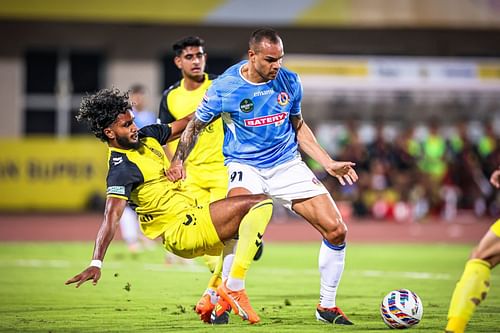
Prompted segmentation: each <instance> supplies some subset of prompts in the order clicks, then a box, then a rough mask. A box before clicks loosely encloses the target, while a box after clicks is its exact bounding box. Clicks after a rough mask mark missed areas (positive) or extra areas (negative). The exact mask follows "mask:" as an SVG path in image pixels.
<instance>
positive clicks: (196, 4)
mask: <svg viewBox="0 0 500 333" xmlns="http://www.w3.org/2000/svg"><path fill="white" fill-rule="evenodd" d="M499 14H500V1H497V0H484V1H479V0H478V1H470V0H460V1H449V0H448V1H447V0H440V1H418V0H414V1H410V0H407V1H397V0H379V1H369V0H352V1H349V0H343V1H327V0H308V1H285V0H279V1H278V0H276V1H260V0H259V1H253V2H252V3H251V4H249V3H247V2H245V1H238V0H233V1H231V0H213V1H201V0H200V1H191V2H189V3H183V2H178V1H159V0H149V1H142V2H134V1H126V2H123V1H113V0H110V1H104V2H100V1H86V2H85V3H80V2H66V1H45V2H41V1H36V0H31V1H22V2H18V1H9V0H6V1H3V2H2V6H1V8H0V32H1V33H2V36H3V45H2V47H1V48H0V72H1V76H0V97H1V100H2V106H1V107H0V115H1V119H2V121H1V122H0V137H1V143H0V149H1V151H2V153H1V155H0V212H2V215H1V217H0V219H1V220H2V223H1V224H0V225H1V226H3V228H7V226H8V228H7V229H9V230H14V229H12V225H14V226H15V227H19V228H22V226H23V225H25V224H23V222H22V221H25V220H26V221H30V220H31V221H33V219H36V218H37V216H40V213H44V214H51V213H67V214H68V213H69V214H73V215H71V216H72V218H70V219H68V218H67V217H66V216H64V217H63V219H64V220H65V222H64V223H65V225H71V226H72V227H75V226H76V225H75V224H73V223H75V221H78V220H80V219H79V214H80V213H84V214H87V215H83V216H90V217H89V218H91V219H93V220H99V219H100V217H99V215H95V214H91V213H90V214H89V213H88V212H89V211H92V210H94V211H97V212H99V211H100V208H101V207H102V196H103V192H104V175H105V172H106V165H105V164H104V163H103V161H104V156H105V154H106V148H105V146H104V145H103V144H100V143H99V142H98V141H97V140H95V139H94V138H93V137H90V136H89V135H88V133H87V130H86V129H85V128H83V127H82V126H81V125H79V124H78V123H76V121H75V119H74V115H75V112H76V111H77V109H78V106H79V102H80V100H81V97H82V96H83V95H84V94H85V93H87V92H93V91H95V90H97V89H99V88H103V87H110V86H115V87H118V88H120V89H128V88H129V87H130V86H131V85H132V84H134V83H141V84H144V85H145V86H146V87H147V88H148V92H149V95H150V96H149V100H150V105H149V107H150V108H151V109H153V110H156V108H157V104H158V101H159V97H160V95H161V92H162V90H163V89H165V88H166V87H168V86H169V85H170V84H171V83H172V82H175V81H176V80H177V79H178V78H179V74H178V72H177V70H176V68H175V67H174V66H173V64H172V62H171V59H172V53H171V51H170V46H171V43H172V42H173V41H175V40H176V39H178V38H179V37H182V36H186V35H191V34H194V35H200V36H202V37H203V38H204V39H205V40H206V42H207V51H208V53H209V58H208V71H209V72H213V73H221V72H222V71H223V70H224V68H226V67H227V66H228V65H230V64H232V63H234V62H236V61H237V60H239V59H241V58H243V57H245V54H246V47H247V45H246V43H247V39H248V35H249V33H250V32H251V31H252V30H253V29H254V28H256V27H258V26H262V25H267V26H273V27H275V28H277V29H278V30H279V32H280V34H281V35H282V37H283V39H284V43H285V52H286V58H285V66H287V67H289V68H291V69H293V70H295V71H297V72H298V73H299V74H300V75H301V78H302V80H303V83H304V90H305V97H304V102H303V110H304V111H303V112H304V117H305V118H306V120H307V121H308V122H309V124H310V125H311V127H312V128H313V129H314V131H315V132H316V135H317V137H318V139H319V141H320V142H321V144H322V145H323V146H324V147H325V148H326V149H327V150H328V151H329V152H330V153H331V154H332V155H333V156H334V157H340V158H341V157H344V156H345V157H347V158H349V159H353V160H355V161H356V162H358V164H359V165H360V168H361V176H362V179H365V180H367V181H365V182H360V185H358V186H357V187H351V188H348V189H344V190H341V189H339V188H338V186H337V185H335V184H334V182H332V181H331V179H328V177H326V178H323V179H324V180H325V181H326V182H327V183H328V184H329V185H328V186H331V190H332V193H333V194H334V197H335V198H336V200H337V201H338V202H339V204H340V206H341V209H342V211H343V213H344V215H345V216H346V219H347V220H348V221H353V223H355V222H359V221H362V222H367V221H368V222H369V221H375V222H377V228H378V227H380V228H384V227H386V226H389V227H391V228H392V230H399V229H401V230H402V235H405V234H408V233H407V232H405V231H406V230H410V229H411V228H427V227H429V228H431V227H433V228H434V227H437V226H440V227H442V228H443V230H444V231H443V232H442V233H440V234H441V235H443V237H442V240H445V241H446V240H450V241H453V240H458V239H461V237H465V236H468V237H469V238H468V239H469V240H473V239H477V238H478V237H479V235H480V234H481V232H483V231H484V230H485V228H486V227H487V225H488V223H490V222H491V221H492V220H493V218H494V217H496V216H498V212H499V208H498V207H499V205H498V198H497V196H496V194H495V193H494V192H493V191H491V189H487V188H486V187H485V185H484V182H485V175H486V174H487V172H488V168H491V165H484V164H481V162H482V161H479V163H480V164H472V165H473V166H474V165H475V166H476V167H478V168H480V169H481V171H480V174H478V173H474V172H472V171H471V170H465V171H464V170H448V171H447V172H444V174H443V172H441V174H440V175H439V177H438V178H439V180H438V181H436V182H435V184H430V185H427V184H426V185H424V186H423V188H422V186H420V185H419V183H420V182H422V183H427V181H426V179H427V178H430V177H428V175H429V174H426V173H425V172H430V173H432V172H433V170H430V171H429V170H426V171H425V170H422V169H424V168H425V167H423V166H421V165H419V164H418V161H416V162H415V169H417V171H416V173H412V174H411V176H408V175H405V174H403V175H402V176H401V177H400V178H401V179H403V181H401V182H398V180H396V179H394V178H391V177H392V175H393V174H394V173H395V172H396V171H394V170H391V169H389V170H385V171H384V173H385V175H384V177H382V178H380V175H379V174H377V172H378V171H377V170H378V169H377V167H378V166H377V165H375V166H373V165H372V164H370V162H369V160H366V161H364V162H360V161H358V160H356V157H358V156H357V155H353V156H350V155H349V154H347V155H346V151H347V152H349V151H350V148H352V145H351V144H352V143H353V141H354V140H353V133H356V135H358V136H359V138H358V140H359V141H360V143H361V145H363V146H366V147H369V146H370V145H371V144H373V143H374V142H376V140H375V139H376V138H377V129H378V128H380V129H381V134H382V136H383V139H384V140H383V141H384V142H385V143H392V144H394V143H398V142H402V141H403V140H404V139H403V137H402V136H403V134H405V133H407V132H408V131H409V128H411V129H412V131H413V130H414V131H415V135H414V138H415V140H416V141H419V144H421V145H422V144H423V142H424V140H425V139H426V138H427V137H428V136H429V131H430V127H431V126H432V125H433V124H434V123H436V124H438V126H439V129H440V132H439V135H440V137H441V138H442V139H443V140H446V142H447V143H450V142H451V143H453V140H454V139H455V138H457V137H458V136H459V135H460V129H461V127H460V126H465V131H466V134H467V137H468V139H470V141H471V144H473V145H477V144H478V143H479V141H480V139H481V138H482V137H484V136H485V135H486V134H487V133H486V128H487V126H488V125H492V126H491V127H492V130H493V133H494V137H493V140H494V145H493V148H491V147H490V148H489V149H490V150H488V154H491V155H492V156H494V157H495V159H493V158H492V159H493V161H496V162H498V151H499V149H500V147H499V145H497V144H496V140H498V135H499V133H500V103H499V102H500V43H499V42H500V34H499V33H498V32H499V28H500V15H499ZM459 140H460V139H459ZM461 144H462V146H464V145H465V144H464V143H463V142H462V143H461ZM367 154H368V155H366V156H368V157H369V158H372V157H373V156H372V155H371V152H368V153H367ZM495 154H496V155H495ZM376 157H377V160H382V158H379V156H376ZM448 157H449V156H442V158H443V159H447V160H446V161H445V163H447V166H446V168H450V169H451V167H450V163H453V162H457V161H458V162H459V163H461V162H460V161H461V160H457V159H456V158H455V159H449V158H448ZM464 158H465V157H464ZM389 160H390V159H389ZM389 160H388V161H389ZM382 162H384V161H382ZM386 162H387V161H386ZM427 162H428V161H427ZM365 163H369V164H367V165H364V164H365ZM489 163H490V164H491V163H492V162H491V161H489ZM493 163H495V162H493ZM496 165H498V163H497V164H496ZM311 166H312V167H313V168H314V167H315V166H314V165H313V164H312V165H311ZM423 171H425V172H423ZM453 172H454V173H453ZM464 172H470V174H468V173H464ZM399 174H400V173H399V172H398V175H399ZM318 175H319V176H320V177H324V175H322V174H321V173H320V171H318ZM447 175H448V176H447ZM470 175H472V176H470ZM461 177H463V178H461ZM468 177H470V178H471V179H473V180H472V181H469V182H468V184H465V185H463V184H458V183H459V182H460V181H461V180H463V179H465V180H468ZM457 178H458V180H457ZM380 179H382V185H380ZM398 179H399V178H398ZM450 179H451V180H450ZM466 183H467V182H466ZM383 184H385V185H383ZM462 185H463V186H464V187H463V188H461V187H460V186H462ZM408 186H409V187H408ZM467 186H469V187H467ZM410 189H411V191H410ZM405 192H411V193H412V195H408V194H407V193H405ZM420 192H422V193H423V194H421V193H420ZM363 193H369V195H368V196H367V197H363ZM414 193H415V194H414ZM419 193H420V194H419ZM413 194H414V195H413ZM433 195H435V196H437V199H436V200H435V201H436V202H433V201H432V200H431V199H429V198H430V197H431V196H433ZM415 196H416V198H415ZM397 203H401V205H400V206H397V207H396V204H397ZM422 205H423V206H422ZM422 207H424V208H422ZM19 213H29V214H30V215H29V216H24V217H22V216H20V215H19ZM73 217H74V218H73ZM25 218H26V219H25ZM294 219H295V217H294V216H291V215H288V213H287V212H285V211H281V210H279V209H278V212H277V216H276V218H275V220H274V221H275V222H276V223H274V224H275V225H280V224H282V223H286V222H283V221H288V220H294ZM51 220H52V221H54V222H52V224H54V223H56V222H55V220H54V219H51ZM9 221H15V223H8V222H9ZM394 221H396V222H399V223H383V222H394ZM26 223H27V222H26ZM360 223H361V222H360ZM469 224H473V227H472V228H471V230H475V231H476V232H468V231H466V229H465V228H469V227H470V226H469ZM37 225H41V223H34V224H33V225H30V230H31V232H30V230H28V231H23V229H19V230H17V229H16V232H2V239H4V240H5V239H23V238H27V239H31V238H32V237H35V238H36V236H34V235H41V234H39V233H37V232H33V229H31V228H33V227H34V226H37ZM43 225H44V227H43V228H45V229H47V228H50V225H51V223H43ZM86 225H88V224H86ZM366 225H367V224H364V225H363V227H362V228H359V229H360V232H361V230H367V227H366ZM351 229H352V228H351ZM450 230H451V231H450ZM457 230H458V231H457ZM356 234H357V233H356V232H354V230H351V236H350V237H356ZM370 234H371V235H376V233H373V232H371V233H370ZM409 234H412V233H409ZM425 234H428V233H427V232H423V233H422V236H423V235H425ZM7 235H11V236H7ZM16 235H17V236H16ZM21 235H24V236H21ZM27 235H28V236H27ZM29 235H32V236H29ZM64 237H65V234H64V233H62V234H61V238H62V239H64ZM410 238H411V237H410ZM414 239H416V240H418V239H419V238H418V237H417V238H414Z"/></svg>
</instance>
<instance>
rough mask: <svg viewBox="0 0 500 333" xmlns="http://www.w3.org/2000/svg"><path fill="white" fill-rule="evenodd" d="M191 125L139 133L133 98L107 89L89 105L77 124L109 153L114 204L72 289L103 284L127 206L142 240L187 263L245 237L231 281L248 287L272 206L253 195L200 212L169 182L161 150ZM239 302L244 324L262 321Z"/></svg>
mask: <svg viewBox="0 0 500 333" xmlns="http://www.w3.org/2000/svg"><path fill="white" fill-rule="evenodd" d="M189 118H190V117H186V118H183V119H180V120H177V121H174V122H172V123H171V124H169V125H165V124H154V125H149V126H146V127H143V128H141V129H140V130H139V129H138V128H137V126H136V125H135V124H134V116H133V113H132V111H131V105H130V102H129V99H128V95H127V93H124V94H122V93H120V91H118V90H117V89H104V90H101V91H99V92H97V93H96V94H94V95H90V96H87V97H85V98H84V99H83V101H82V104H81V106H80V110H79V113H78V115H77V119H78V120H79V121H85V122H87V123H88V124H89V126H90V128H91V130H92V132H93V133H94V135H95V136H96V137H97V138H99V139H101V140H102V141H104V142H107V144H108V146H109V154H108V158H109V162H108V163H109V164H108V165H109V170H108V175H107V198H106V206H105V212H104V221H103V222H102V224H101V227H100V228H99V232H98V234H97V238H96V241H95V246H94V252H93V256H92V261H91V263H90V265H89V267H87V268H86V269H85V270H84V271H82V272H81V273H80V274H78V275H76V276H74V277H73V278H71V279H69V280H68V281H66V284H72V283H76V286H77V287H79V286H80V285H81V284H82V283H84V282H85V281H88V280H92V281H93V284H94V285H95V284H96V283H97V282H98V280H99V278H100V276H101V266H102V261H103V260H104V255H105V253H106V250H107V248H108V246H109V244H110V243H111V240H112V239H113V236H114V234H115V231H116V228H117V225H118V221H119V219H120V217H121V215H122V213H123V210H124V209H125V206H126V205H127V201H129V202H130V204H131V205H132V206H133V207H135V211H136V212H137V215H138V217H139V223H140V227H141V230H142V232H143V233H144V234H145V235H146V236H147V237H148V238H151V239H155V238H157V237H160V238H161V239H162V240H163V245H164V246H165V248H166V249H167V250H168V251H171V252H173V253H174V254H176V255H178V256H181V257H184V258H194V257H197V256H201V255H204V254H210V255H219V254H220V253H221V251H222V249H223V247H224V242H227V241H231V240H232V239H233V238H234V236H235V235H236V234H239V239H240V241H239V242H238V245H237V249H236V254H235V258H234V263H233V265H232V267H231V273H230V274H231V276H233V277H234V278H238V279H241V280H244V279H245V276H246V273H247V271H248V268H249V265H250V263H251V261H252V259H253V257H254V256H255V253H256V252H257V249H258V246H257V245H256V243H258V242H259V240H260V238H261V237H262V234H263V233H264V231H265V228H266V226H267V224H268V223H269V220H270V218H271V214H272V201H271V200H270V199H268V198H267V197H266V196H265V195H248V196H243V197H235V198H229V199H223V200H218V201H215V202H213V203H211V204H207V205H204V206H201V205H197V203H196V200H195V199H194V198H193V196H192V195H191V193H189V192H187V191H186V190H185V189H184V188H183V186H182V182H176V183H172V182H170V181H169V180H168V179H167V177H166V176H165V171H166V168H167V165H168V164H167V158H166V155H165V152H164V151H163V148H162V145H164V144H166V142H167V141H169V140H172V139H175V138H177V137H179V135H180V133H181V132H182V131H183V130H184V128H185V126H186V124H187V121H188V119H189ZM233 296H234V299H235V300H236V302H237V303H238V304H239V305H240V306H241V309H242V310H241V311H239V313H238V314H239V315H240V316H241V317H242V318H243V319H245V320H248V321H249V322H250V323H257V322H259V321H260V318H259V317H258V315H257V314H256V313H255V311H253V309H252V308H251V306H250V305H249V301H248V297H247V295H246V292H245V291H244V290H242V291H240V292H239V293H238V294H235V295H233Z"/></svg>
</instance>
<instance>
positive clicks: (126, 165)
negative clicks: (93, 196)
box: [106, 151, 144, 200]
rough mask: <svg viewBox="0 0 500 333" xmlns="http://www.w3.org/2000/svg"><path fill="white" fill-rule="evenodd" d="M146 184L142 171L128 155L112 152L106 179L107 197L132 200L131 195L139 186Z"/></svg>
mask: <svg viewBox="0 0 500 333" xmlns="http://www.w3.org/2000/svg"><path fill="white" fill-rule="evenodd" d="M143 182H144V177H143V176H142V173H141V171H140V170H139V168H138V167H137V165H135V164H134V163H132V162H131V161H130V160H129V159H128V158H127V155H125V154H123V153H118V152H116V151H112V152H111V156H110V158H109V171H108V177H107V178H106V186H107V190H106V195H112V196H118V197H123V199H127V200H128V199H130V193H131V192H132V190H133V189H134V188H136V187H137V186H138V185H139V184H142V183H143Z"/></svg>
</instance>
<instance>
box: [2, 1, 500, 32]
mask: <svg viewBox="0 0 500 333" xmlns="http://www.w3.org/2000/svg"><path fill="white" fill-rule="evenodd" d="M5 19H7V20H47V21H79V22H121V23H146V24H193V25H221V26H225V25H227V26H255V25H271V26H292V27H293V26H297V27H380V28H385V27H411V28H425V27H442V28H500V0H488V1H470V0H335V1H332V0H252V1H247V0H191V1H177V0H176V1H173V0H142V1H133V0H86V1H67V0H22V1H19V0H2V5H1V6H0V20H5Z"/></svg>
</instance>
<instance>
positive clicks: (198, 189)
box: [158, 36, 262, 322]
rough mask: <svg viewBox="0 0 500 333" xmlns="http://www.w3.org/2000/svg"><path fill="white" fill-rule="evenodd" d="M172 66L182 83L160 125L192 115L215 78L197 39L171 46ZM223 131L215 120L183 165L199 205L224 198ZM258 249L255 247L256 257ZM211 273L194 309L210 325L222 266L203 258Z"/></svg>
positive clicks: (165, 103) (164, 107)
mask: <svg viewBox="0 0 500 333" xmlns="http://www.w3.org/2000/svg"><path fill="white" fill-rule="evenodd" d="M172 50H173V51H174V53H175V57H174V63H175V65H176V66H177V68H179V70H180V72H181V75H182V79H181V80H180V81H178V82H176V83H174V84H173V85H172V86H170V87H169V88H168V89H167V90H165V91H164V92H163V96H162V99H161V101H160V107H159V114H158V117H159V118H160V121H161V123H162V124H168V123H171V122H173V121H175V120H178V119H181V118H184V117H186V116H188V115H190V114H191V113H193V112H194V111H195V110H196V108H197V107H198V105H199V104H200V102H201V100H202V98H203V96H204V95H205V92H206V90H207V89H208V87H209V86H210V85H211V84H212V80H214V79H215V78H216V75H212V74H207V73H205V66H206V61H207V53H206V52H205V41H204V40H203V39H201V38H200V37H197V36H188V37H185V38H182V39H180V40H178V41H177V42H175V43H174V44H173V45H172ZM223 141H224V130H223V125H222V120H221V119H217V120H216V121H214V122H213V123H211V124H210V125H208V126H207V127H206V128H205V129H204V131H203V132H202V133H201V135H200V136H199V139H198V143H197V145H196V146H195V148H194V149H193V151H192V152H191V154H190V155H189V158H188V159H187V161H186V172H187V174H188V175H189V176H188V177H187V178H186V179H185V180H184V183H185V186H186V189H187V190H188V191H189V193H191V194H192V196H193V197H194V198H196V200H197V201H198V203H200V204H207V203H210V202H213V201H216V200H219V199H222V198H225V197H226V193H227V187H228V178H227V168H226V166H225V165H224V156H223V154H222V144H223ZM178 142H179V140H174V141H172V142H169V143H168V145H167V146H166V153H167V156H168V157H170V156H172V155H173V152H175V150H176V148H177V143H178ZM261 253H262V247H259V253H258V255H260V254H261ZM204 259H205V262H206V263H207V266H208V267H209V269H210V271H211V272H212V273H213V275H212V278H211V279H210V281H209V283H208V287H207V290H206V291H205V292H204V294H203V296H202V298H201V299H200V301H199V302H198V304H197V305H196V307H195V310H196V312H198V313H199V314H200V317H201V319H202V320H203V321H205V322H209V321H210V314H211V312H212V309H213V308H214V307H215V304H216V303H217V294H216V289H217V287H218V286H219V284H220V281H221V273H222V272H221V271H222V262H221V263H220V265H219V266H217V264H219V256H204Z"/></svg>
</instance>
